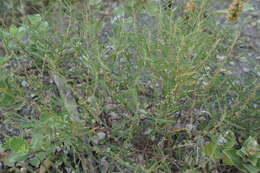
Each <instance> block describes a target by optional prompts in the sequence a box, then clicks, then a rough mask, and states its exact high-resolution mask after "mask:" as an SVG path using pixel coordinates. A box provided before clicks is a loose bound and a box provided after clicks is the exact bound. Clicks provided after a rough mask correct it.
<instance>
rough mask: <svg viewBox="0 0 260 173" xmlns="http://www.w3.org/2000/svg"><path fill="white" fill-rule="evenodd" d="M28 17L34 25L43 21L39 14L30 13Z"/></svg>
mask: <svg viewBox="0 0 260 173" xmlns="http://www.w3.org/2000/svg"><path fill="white" fill-rule="evenodd" d="M28 19H29V21H30V23H31V25H32V26H37V25H39V23H40V22H41V20H42V18H41V16H40V15H39V14H35V15H30V16H28Z"/></svg>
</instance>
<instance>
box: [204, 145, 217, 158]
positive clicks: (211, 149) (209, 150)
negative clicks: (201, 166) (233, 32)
mask: <svg viewBox="0 0 260 173" xmlns="http://www.w3.org/2000/svg"><path fill="white" fill-rule="evenodd" d="M217 149H218V145H217V143H213V142H211V143H208V144H206V145H205V146H204V147H203V150H204V152H205V153H206V155H207V156H208V157H210V158H212V157H214V155H215V153H216V151H217Z"/></svg>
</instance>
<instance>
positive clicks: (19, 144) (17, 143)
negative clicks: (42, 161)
mask: <svg viewBox="0 0 260 173" xmlns="http://www.w3.org/2000/svg"><path fill="white" fill-rule="evenodd" d="M6 146H7V147H8V148H9V149H11V150H12V151H14V152H16V153H26V152H28V149H29V144H28V142H27V141H26V140H24V139H22V138H18V137H14V138H9V139H8V140H7V142H6Z"/></svg>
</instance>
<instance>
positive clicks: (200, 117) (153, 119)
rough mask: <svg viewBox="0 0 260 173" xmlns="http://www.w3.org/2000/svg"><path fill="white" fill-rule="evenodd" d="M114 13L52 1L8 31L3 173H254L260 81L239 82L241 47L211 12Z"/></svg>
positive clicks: (0, 114)
mask: <svg viewBox="0 0 260 173" xmlns="http://www.w3.org/2000/svg"><path fill="white" fill-rule="evenodd" d="M111 4H112V5H111ZM111 4H109V5H106V4H105V3H103V2H102V1H89V2H88V3H87V2H81V1H79V2H77V1H75V2H72V1H66V0H64V1H53V2H51V3H47V4H45V6H44V8H46V9H45V10H46V11H48V12H46V11H42V12H41V13H37V14H33V15H25V16H24V17H23V18H21V19H19V20H21V22H20V23H19V25H15V24H11V25H10V26H9V27H5V28H2V29H1V30H0V36H1V37H0V38H1V47H2V49H3V52H4V53H3V56H1V57H0V58H1V59H0V65H1V66H0V67H1V74H2V75H1V77H0V100H1V102H0V119H1V123H0V124H1V127H3V132H1V133H0V135H1V136H0V137H1V138H0V139H1V142H2V144H1V145H0V152H1V153H0V156H1V157H0V158H1V160H2V161H3V165H4V167H3V168H0V169H3V170H5V171H7V172H22V171H23V172H40V173H44V172H93V173H94V172H214V171H216V170H219V169H221V170H227V172H228V171H229V170H235V172H238V170H240V171H242V172H250V173H251V172H255V173H257V172H258V171H259V168H260V161H259V145H258V143H257V141H258V140H259V136H258V134H257V129H258V127H259V123H258V121H257V98H258V96H259V92H257V91H259V86H258V85H257V78H256V74H252V75H251V77H248V78H246V79H245V80H243V81H240V82H238V79H237V77H236V76H234V75H232V74H231V73H230V71H229V69H228V67H227V65H226V64H227V63H228V61H229V59H228V57H230V55H231V54H232V52H233V51H234V50H235V48H236V41H237V38H238V35H237V33H236V32H230V31H233V30H232V28H230V27H229V28H228V27H225V26H222V25H217V24H216V20H217V17H216V16H215V13H214V12H211V11H209V10H208V9H210V7H211V5H212V4H211V2H209V1H206V0H198V1H188V2H187V4H186V5H184V6H182V7H180V9H178V10H174V9H173V8H168V9H165V8H162V7H163V6H160V5H159V4H158V3H157V2H154V1H142V2H141V1H126V2H120V3H119V2H111ZM176 8H179V7H178V6H177V7H176ZM103 11H107V13H103ZM179 11H181V12H180V13H179ZM240 12H241V9H240ZM240 12H239V13H240ZM220 57H227V58H220ZM7 129H10V130H9V131H8V130H7ZM7 132H8V133H7Z"/></svg>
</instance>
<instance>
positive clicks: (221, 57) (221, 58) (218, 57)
mask: <svg viewBox="0 0 260 173" xmlns="http://www.w3.org/2000/svg"><path fill="white" fill-rule="evenodd" d="M216 58H217V59H218V60H220V61H223V60H224V59H225V56H222V55H217V57H216Z"/></svg>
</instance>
